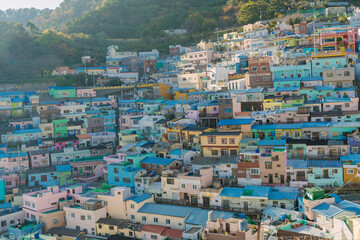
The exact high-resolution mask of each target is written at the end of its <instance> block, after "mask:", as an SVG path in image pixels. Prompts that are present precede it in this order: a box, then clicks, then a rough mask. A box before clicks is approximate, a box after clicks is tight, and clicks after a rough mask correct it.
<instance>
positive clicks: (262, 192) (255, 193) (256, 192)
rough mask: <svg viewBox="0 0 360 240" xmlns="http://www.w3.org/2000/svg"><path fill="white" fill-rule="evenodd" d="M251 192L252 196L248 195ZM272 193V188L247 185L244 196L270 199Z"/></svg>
mask: <svg viewBox="0 0 360 240" xmlns="http://www.w3.org/2000/svg"><path fill="white" fill-rule="evenodd" d="M250 192H251V195H248V194H247V193H250ZM270 192H271V187H265V186H251V185H246V186H245V188H244V192H243V196H252V197H268V196H269V195H270Z"/></svg>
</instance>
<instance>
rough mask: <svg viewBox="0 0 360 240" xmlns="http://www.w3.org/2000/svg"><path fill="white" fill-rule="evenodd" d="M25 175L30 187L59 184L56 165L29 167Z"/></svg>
mask: <svg viewBox="0 0 360 240" xmlns="http://www.w3.org/2000/svg"><path fill="white" fill-rule="evenodd" d="M27 176H28V177H27V180H28V185H29V186H30V187H35V186H36V187H37V186H42V187H47V186H52V185H58V184H59V180H58V178H57V171H56V166H50V167H44V168H33V169H30V170H28V171H27Z"/></svg>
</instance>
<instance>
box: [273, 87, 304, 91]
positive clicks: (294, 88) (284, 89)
mask: <svg viewBox="0 0 360 240" xmlns="http://www.w3.org/2000/svg"><path fill="white" fill-rule="evenodd" d="M289 91H290V92H296V91H299V87H277V88H276V89H275V92H289Z"/></svg>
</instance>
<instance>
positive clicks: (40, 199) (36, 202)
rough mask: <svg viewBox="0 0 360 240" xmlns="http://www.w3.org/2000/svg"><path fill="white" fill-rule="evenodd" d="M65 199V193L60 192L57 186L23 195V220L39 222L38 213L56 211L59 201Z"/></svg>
mask: <svg viewBox="0 0 360 240" xmlns="http://www.w3.org/2000/svg"><path fill="white" fill-rule="evenodd" d="M66 197H67V196H66V192H61V191H60V190H59V186H54V187H47V189H46V190H41V191H36V192H31V193H24V194H23V210H24V212H25V218H26V219H28V220H31V221H34V220H36V221H39V213H42V212H47V211H51V210H55V209H58V203H59V201H61V200H66Z"/></svg>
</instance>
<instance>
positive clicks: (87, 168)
mask: <svg viewBox="0 0 360 240" xmlns="http://www.w3.org/2000/svg"><path fill="white" fill-rule="evenodd" d="M91 170H93V167H92V166H86V167H85V171H91Z"/></svg>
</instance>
